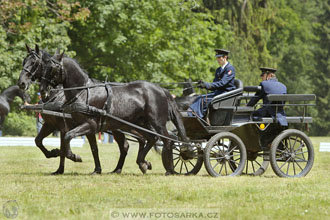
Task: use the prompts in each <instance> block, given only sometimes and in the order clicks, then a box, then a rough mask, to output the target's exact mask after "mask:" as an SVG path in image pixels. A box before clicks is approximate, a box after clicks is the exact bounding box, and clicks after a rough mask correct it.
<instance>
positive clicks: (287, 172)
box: [286, 162, 290, 175]
mask: <svg viewBox="0 0 330 220" xmlns="http://www.w3.org/2000/svg"><path fill="white" fill-rule="evenodd" d="M289 167H290V162H289V163H288V167H287V169H286V175H289Z"/></svg>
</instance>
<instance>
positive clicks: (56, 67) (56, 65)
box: [41, 58, 64, 87]
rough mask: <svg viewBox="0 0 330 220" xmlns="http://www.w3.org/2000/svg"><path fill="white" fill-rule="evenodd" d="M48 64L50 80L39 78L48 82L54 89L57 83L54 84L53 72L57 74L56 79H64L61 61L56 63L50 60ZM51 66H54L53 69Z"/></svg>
mask: <svg viewBox="0 0 330 220" xmlns="http://www.w3.org/2000/svg"><path fill="white" fill-rule="evenodd" d="M50 62H51V63H52V69H51V70H50V76H51V78H52V79H48V78H46V77H45V76H44V75H43V76H42V77H41V79H43V80H45V81H46V82H48V83H49V84H50V85H51V86H52V87H55V86H56V85H57V84H58V83H57V82H56V79H54V74H55V73H54V72H56V74H58V77H56V78H60V79H62V81H63V78H64V74H63V72H64V68H63V59H62V60H61V62H58V61H57V60H55V59H54V58H50ZM53 65H54V67H53Z"/></svg>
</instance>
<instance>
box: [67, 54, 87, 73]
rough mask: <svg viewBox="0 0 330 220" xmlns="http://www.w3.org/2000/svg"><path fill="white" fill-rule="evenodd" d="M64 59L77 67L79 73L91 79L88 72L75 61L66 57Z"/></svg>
mask: <svg viewBox="0 0 330 220" xmlns="http://www.w3.org/2000/svg"><path fill="white" fill-rule="evenodd" d="M63 58H65V59H67V60H69V61H70V62H71V63H73V64H74V65H75V67H76V68H77V69H78V71H80V72H82V73H84V74H85V75H86V76H87V77H88V78H89V75H88V73H87V71H86V70H85V69H83V68H82V67H81V66H80V64H79V63H78V62H77V61H76V60H75V59H73V58H71V57H68V56H66V55H64V57H63Z"/></svg>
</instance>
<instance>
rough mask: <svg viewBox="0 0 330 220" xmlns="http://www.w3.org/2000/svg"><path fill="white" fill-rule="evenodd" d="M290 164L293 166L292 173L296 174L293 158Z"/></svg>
mask: <svg viewBox="0 0 330 220" xmlns="http://www.w3.org/2000/svg"><path fill="white" fill-rule="evenodd" d="M292 166H293V173H294V175H296V167H295V166H294V160H293V163H292Z"/></svg>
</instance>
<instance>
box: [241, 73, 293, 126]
mask: <svg viewBox="0 0 330 220" xmlns="http://www.w3.org/2000/svg"><path fill="white" fill-rule="evenodd" d="M260 70H261V72H262V73H261V75H260V77H261V79H262V82H261V83H260V86H261V90H260V91H257V92H256V94H255V95H254V98H252V99H251V100H250V101H249V103H248V104H247V106H254V105H255V104H257V102H258V101H259V100H260V99H262V100H263V104H276V103H271V102H270V101H269V100H268V99H267V95H268V94H286V93H287V89H286V86H285V85H284V84H283V83H280V82H279V81H278V80H277V78H276V75H275V72H276V69H273V68H268V67H261V68H260ZM277 104H278V103H277ZM252 116H253V117H254V118H255V119H258V118H260V117H272V118H276V119H277V121H278V122H279V124H280V125H282V126H288V122H287V120H286V115H285V112H284V109H283V107H282V106H280V107H278V109H277V113H276V107H275V106H263V107H261V108H259V109H258V110H256V111H255V112H253V114H252Z"/></svg>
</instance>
